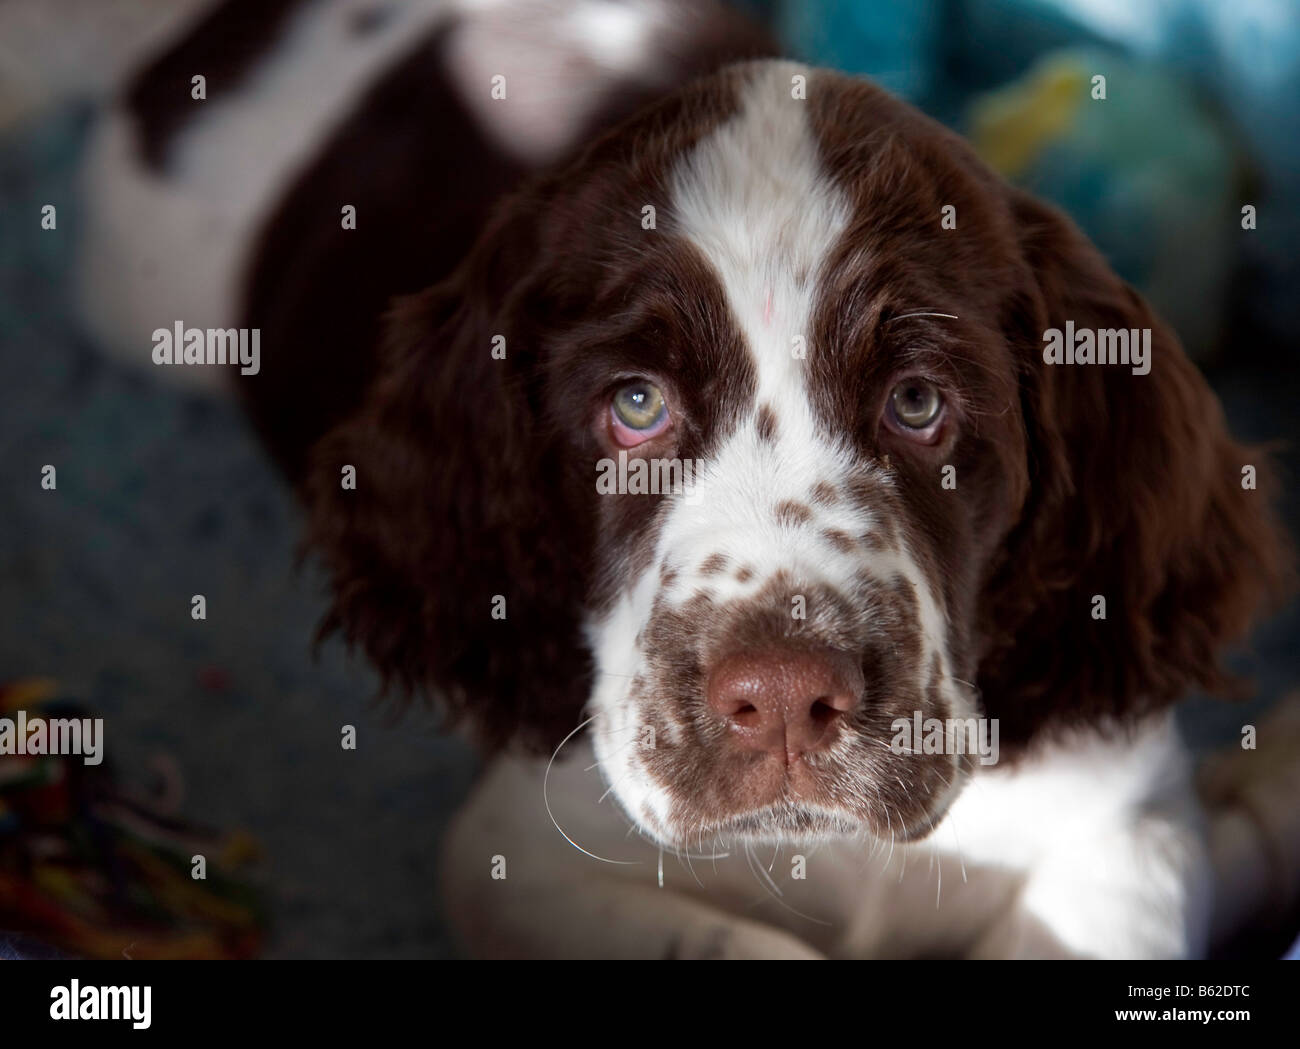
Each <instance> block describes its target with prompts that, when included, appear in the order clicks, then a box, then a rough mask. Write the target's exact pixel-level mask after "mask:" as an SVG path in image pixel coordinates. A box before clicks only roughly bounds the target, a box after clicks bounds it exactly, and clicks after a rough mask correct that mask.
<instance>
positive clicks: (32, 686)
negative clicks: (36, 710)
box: [0, 677, 58, 711]
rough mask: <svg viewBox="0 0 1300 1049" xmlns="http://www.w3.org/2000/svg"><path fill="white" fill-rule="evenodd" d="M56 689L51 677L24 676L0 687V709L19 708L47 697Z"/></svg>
mask: <svg viewBox="0 0 1300 1049" xmlns="http://www.w3.org/2000/svg"><path fill="white" fill-rule="evenodd" d="M57 689H58V683H57V682H56V681H55V680H54V678H51V677H25V678H20V679H19V680H17V681H13V682H10V683H9V684H7V685H5V686H4V687H3V688H0V711H3V710H19V709H22V708H23V707H29V706H33V705H34V704H37V703H41V702H44V701H45V700H47V699H49V698H50V697H51V696H52V695H54V693H55V692H56V691H57Z"/></svg>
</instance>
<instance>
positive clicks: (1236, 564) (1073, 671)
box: [979, 191, 1291, 742]
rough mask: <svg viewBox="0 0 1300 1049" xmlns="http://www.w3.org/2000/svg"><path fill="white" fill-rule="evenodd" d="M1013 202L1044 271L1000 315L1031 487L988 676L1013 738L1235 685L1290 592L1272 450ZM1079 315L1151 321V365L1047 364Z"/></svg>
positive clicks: (1072, 248)
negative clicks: (1236, 436) (1238, 424)
mask: <svg viewBox="0 0 1300 1049" xmlns="http://www.w3.org/2000/svg"><path fill="white" fill-rule="evenodd" d="M1012 207H1013V213H1014V217H1015V220H1016V222H1017V226H1018V232H1019V234H1020V237H1021V242H1022V244H1023V248H1024V254H1025V261H1026V263H1027V265H1028V268H1029V270H1030V271H1032V277H1031V278H1029V286H1028V287H1027V288H1026V290H1024V291H1022V292H1020V293H1017V294H1016V295H1014V296H1013V298H1012V301H1011V302H1010V303H1009V306H1008V309H1007V317H1006V319H1005V321H1006V322H1005V324H1004V330H1006V331H1008V333H1009V335H1010V338H1011V339H1012V342H1013V343H1014V346H1015V351H1016V353H1017V354H1018V359H1019V361H1020V367H1021V371H1022V385H1021V390H1022V392H1021V401H1022V409H1023V413H1024V417H1025V425H1026V428H1027V438H1028V445H1029V460H1030V461H1029V482H1030V494H1029V497H1028V502H1027V504H1026V506H1025V508H1024V511H1023V513H1022V516H1021V518H1020V522H1019V524H1018V525H1017V526H1016V527H1015V529H1014V530H1013V532H1012V534H1011V536H1010V539H1009V542H1008V543H1007V544H1006V546H1005V549H1006V556H1005V559H1004V560H1003V561H1002V562H1001V563H1000V564H999V566H998V567H997V568H996V569H995V571H994V574H993V576H992V579H991V581H990V583H989V584H988V586H987V588H986V591H985V594H984V610H983V622H984V623H985V624H990V625H991V627H992V628H993V629H995V630H996V633H995V634H994V635H993V636H992V637H991V638H989V641H990V647H989V648H988V649H987V652H986V656H985V659H984V661H983V662H982V664H981V668H980V674H979V677H980V687H981V690H982V692H983V695H984V698H985V702H986V705H987V707H988V709H989V713H990V716H997V717H1000V718H1001V719H1002V722H1001V723H1002V729H1001V731H1002V734H1003V738H1004V739H1007V738H1008V736H1010V737H1012V741H1013V742H1015V741H1020V742H1023V741H1024V740H1026V739H1028V737H1029V736H1030V735H1032V734H1033V733H1034V732H1035V731H1036V730H1037V729H1038V728H1040V727H1042V726H1044V725H1047V724H1054V725H1059V724H1063V723H1080V722H1093V723H1096V722H1101V721H1105V720H1106V719H1107V718H1112V717H1113V718H1118V719H1121V720H1124V719H1127V718H1130V717H1134V716H1137V715H1140V714H1142V713H1145V712H1147V711H1150V710H1153V709H1156V708H1157V707H1160V706H1162V705H1165V704H1168V703H1170V702H1173V701H1174V700H1176V699H1178V698H1179V697H1180V696H1181V695H1182V694H1183V693H1184V692H1185V691H1186V690H1188V689H1189V688H1192V687H1200V688H1203V689H1205V690H1207V691H1210V692H1222V691H1225V690H1227V689H1228V688H1229V687H1230V686H1231V685H1232V684H1233V681H1232V678H1231V677H1230V675H1228V674H1226V673H1225V672H1224V671H1223V669H1222V667H1221V665H1220V656H1221V652H1222V650H1223V649H1224V647H1225V646H1227V645H1228V644H1229V643H1231V642H1233V641H1235V640H1238V639H1240V638H1241V637H1242V636H1243V635H1244V634H1245V632H1246V631H1247V629H1248V627H1249V625H1250V623H1251V620H1252V617H1253V616H1254V614H1255V613H1256V612H1257V611H1259V610H1260V606H1261V605H1262V604H1264V603H1265V602H1266V600H1267V599H1268V598H1270V597H1271V596H1276V595H1279V594H1280V593H1281V592H1282V591H1283V590H1284V589H1285V588H1286V587H1287V586H1288V584H1289V581H1290V568H1291V558H1290V550H1289V544H1288V542H1287V540H1286V538H1285V536H1284V533H1283V531H1282V529H1281V527H1280V525H1279V524H1278V522H1277V521H1276V519H1275V517H1274V515H1273V513H1272V509H1271V506H1270V493H1269V487H1270V471H1269V469H1268V463H1267V461H1266V457H1265V455H1264V454H1263V452H1262V450H1261V449H1259V448H1250V447H1245V446H1243V445H1240V444H1237V443H1236V442H1235V441H1233V439H1232V438H1231V436H1230V435H1229V434H1228V431H1227V427H1226V425H1225V422H1224V417H1223V412H1222V409H1221V407H1220V405H1219V402H1218V399H1217V398H1216V397H1215V395H1214V394H1213V392H1212V391H1211V390H1210V388H1209V387H1208V385H1207V384H1206V382H1205V380H1204V379H1203V378H1202V377H1201V375H1200V373H1199V371H1198V370H1197V368H1196V367H1195V366H1194V365H1193V364H1192V363H1191V361H1189V360H1188V359H1187V357H1186V356H1185V354H1184V353H1183V350H1182V348H1181V347H1180V346H1179V344H1178V340H1177V338H1176V337H1175V336H1174V334H1173V332H1172V331H1171V330H1170V329H1169V328H1168V327H1166V326H1165V325H1164V324H1163V323H1162V322H1161V321H1160V320H1159V319H1158V318H1157V317H1156V316H1155V315H1154V314H1153V313H1152V311H1151V308H1150V307H1149V306H1148V305H1147V303H1146V302H1145V301H1144V300H1143V299H1142V298H1141V296H1139V295H1138V294H1137V293H1136V292H1135V291H1134V290H1133V289H1132V288H1131V287H1129V286H1128V285H1126V284H1125V283H1124V282H1123V281H1121V280H1120V279H1119V278H1118V277H1116V276H1115V275H1114V274H1113V273H1112V272H1111V270H1110V269H1109V267H1108V266H1107V265H1106V263H1105V262H1104V261H1103V259H1102V258H1101V256H1100V255H1099V253H1098V252H1097V251H1096V250H1095V249H1094V248H1093V247H1092V245H1091V244H1089V243H1088V241H1087V240H1086V238H1085V237H1084V236H1083V235H1082V234H1081V233H1080V232H1079V231H1078V230H1077V229H1076V228H1075V227H1074V226H1073V225H1072V224H1071V223H1070V222H1069V221H1068V220H1067V219H1065V218H1064V217H1063V216H1062V215H1061V214H1060V213H1058V212H1057V211H1056V210H1055V209H1053V208H1050V207H1048V206H1046V205H1044V204H1041V203H1039V202H1037V201H1035V200H1033V199H1032V198H1030V197H1029V196H1028V195H1026V194H1023V193H1020V192H1019V191H1012ZM1067 321H1072V322H1073V324H1074V327H1075V329H1076V330H1078V329H1083V328H1092V329H1115V328H1123V329H1139V330H1141V329H1150V331H1151V349H1150V355H1149V364H1150V372H1149V374H1145V375H1142V374H1134V372H1133V368H1132V367H1131V366H1125V365H1122V364H1048V363H1045V361H1044V353H1043V350H1044V338H1045V332H1046V331H1047V330H1048V329H1049V328H1056V329H1059V330H1062V331H1064V329H1065V327H1066V323H1067ZM1247 466H1250V467H1254V468H1255V472H1256V474H1257V475H1258V487H1257V488H1250V487H1247V486H1245V485H1244V484H1243V480H1244V474H1243V470H1244V468H1245V467H1247ZM1097 598H1103V599H1104V601H1105V606H1104V615H1105V618H1104V619H1102V618H1098V616H1099V615H1100V614H1101V606H1100V604H1099V603H1098V602H1097V600H1096V599H1097Z"/></svg>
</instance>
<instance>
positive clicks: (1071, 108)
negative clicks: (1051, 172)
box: [970, 56, 1089, 178]
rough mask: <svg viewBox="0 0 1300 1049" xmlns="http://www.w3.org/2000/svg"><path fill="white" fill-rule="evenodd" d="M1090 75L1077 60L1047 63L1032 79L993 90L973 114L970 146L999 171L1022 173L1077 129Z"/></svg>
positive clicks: (1066, 58)
mask: <svg viewBox="0 0 1300 1049" xmlns="http://www.w3.org/2000/svg"><path fill="white" fill-rule="evenodd" d="M1088 90H1089V79H1088V73H1087V71H1086V70H1085V69H1084V68H1083V66H1081V65H1080V64H1079V63H1078V62H1077V61H1076V60H1075V59H1073V58H1072V57H1069V56H1063V57H1061V58H1058V59H1055V60H1048V61H1046V62H1044V63H1043V64H1042V66H1041V67H1040V68H1039V69H1038V71H1037V72H1035V73H1034V74H1033V75H1031V76H1030V77H1029V78H1028V79H1026V80H1023V81H1018V82H1016V83H1014V84H1010V85H1008V86H1007V87H1004V88H1002V89H1001V90H1000V91H994V92H992V93H990V94H988V95H986V96H984V97H983V98H982V99H980V100H979V101H978V102H977V103H976V104H975V105H974V107H973V108H972V110H971V120H972V124H971V135H970V138H971V142H972V144H973V145H974V146H975V149H976V151H977V152H978V153H979V155H980V156H981V157H983V158H984V160H985V161H986V162H987V163H988V164H989V165H990V166H992V167H993V168H994V169H995V170H997V171H998V172H1000V173H1001V174H1003V175H1006V176H1007V177H1008V178H1015V177H1017V176H1018V175H1020V174H1022V173H1023V172H1024V171H1025V170H1026V169H1027V168H1028V167H1029V166H1030V165H1031V164H1033V162H1034V160H1035V159H1036V158H1037V157H1038V154H1039V153H1040V152H1041V151H1042V150H1043V148H1044V147H1045V146H1046V145H1047V144H1048V143H1050V142H1052V141H1053V140H1056V139H1059V138H1061V137H1062V136H1063V135H1065V134H1066V133H1067V132H1068V131H1069V130H1070V128H1071V127H1072V125H1073V123H1074V119H1075V115H1076V114H1077V113H1078V111H1079V107H1080V106H1081V105H1083V104H1084V102H1086V101H1088V98H1089V95H1088Z"/></svg>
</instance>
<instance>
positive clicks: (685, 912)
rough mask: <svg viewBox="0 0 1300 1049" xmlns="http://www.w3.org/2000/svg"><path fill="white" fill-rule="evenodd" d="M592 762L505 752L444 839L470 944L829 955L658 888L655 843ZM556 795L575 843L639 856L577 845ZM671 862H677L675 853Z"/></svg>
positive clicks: (671, 954) (523, 952) (575, 952)
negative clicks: (536, 759) (634, 825)
mask: <svg viewBox="0 0 1300 1049" xmlns="http://www.w3.org/2000/svg"><path fill="white" fill-rule="evenodd" d="M588 753H589V752H588ZM589 762H590V758H586V759H585V760H584V759H582V758H580V757H573V758H571V759H570V760H569V761H567V762H565V763H564V764H563V765H556V766H555V767H554V768H553V769H552V770H551V772H550V775H549V778H548V777H547V776H546V772H545V769H546V763H545V762H541V763H540V764H538V763H529V762H522V761H515V760H510V759H503V760H501V761H498V762H497V763H496V764H495V765H494V766H493V767H492V768H490V769H489V770H488V772H487V773H486V774H485V776H484V779H483V781H482V782H481V783H480V784H479V785H478V786H477V788H476V789H475V791H474V794H473V795H472V796H471V798H470V800H469V803H468V804H467V805H466V806H465V808H464V809H462V811H461V812H460V813H459V814H458V815H457V818H456V820H455V822H454V824H453V826H452V829H451V831H450V833H449V834H448V836H447V839H446V842H445V843H444V846H443V858H442V893H443V897H444V900H445V903H446V910H447V916H448V918H449V919H450V921H451V924H452V926H453V927H454V928H455V930H456V932H457V933H458V935H459V937H460V939H461V941H462V943H463V944H464V945H465V947H466V948H467V949H468V951H469V952H470V953H471V954H474V955H477V956H481V957H533V958H597V957H599V958H816V957H819V956H820V955H819V953H818V952H817V951H816V950H814V949H813V948H811V947H809V946H808V945H807V944H805V943H803V942H802V941H800V940H799V939H797V938H796V937H794V936H792V935H790V934H789V933H787V932H784V931H782V930H779V929H776V928H773V927H771V926H767V925H764V924H762V923H760V922H757V921H754V920H753V919H751V918H748V917H741V916H738V915H736V914H733V913H730V912H728V911H727V910H725V909H723V908H722V907H721V906H717V905H714V904H713V903H711V902H705V901H703V900H701V899H697V898H693V897H691V896H688V895H686V894H685V893H683V892H678V891H674V890H673V889H671V888H667V889H665V888H660V887H659V886H658V875H657V871H656V862H657V858H658V853H657V850H656V849H654V848H653V847H650V846H648V845H647V844H646V843H645V842H643V841H641V840H640V839H638V838H637V837H635V836H633V837H631V838H628V837H627V835H626V831H627V824H626V822H625V821H623V820H622V819H621V818H620V817H619V814H618V813H617V810H615V809H614V808H613V804H614V803H613V801H612V800H610V799H606V800H605V801H604V802H598V801H597V798H599V796H600V794H601V792H602V789H603V788H602V785H601V784H600V781H599V779H598V778H596V777H595V773H594V772H593V773H590V774H585V773H584V768H585V766H586V765H587V764H589ZM544 779H545V780H546V782H547V788H548V789H547V800H546V801H544V800H543V797H542V784H543V780H544ZM584 788H587V789H584ZM593 790H594V793H593ZM547 801H549V803H550V806H551V810H552V813H553V814H554V815H555V818H556V820H557V822H559V823H560V824H561V825H562V826H563V827H564V830H565V833H566V834H568V835H569V836H570V837H571V838H572V839H573V841H575V842H577V843H579V844H580V845H581V846H582V847H583V848H585V849H587V850H588V851H590V852H592V853H595V854H596V855H599V856H602V857H604V858H605V859H616V860H624V861H629V860H630V861H633V862H627V863H625V864H624V865H617V864H612V863H606V862H602V861H601V860H597V859H594V858H592V857H591V856H588V855H584V854H583V853H582V852H580V851H578V849H577V848H575V847H574V846H573V845H572V844H570V843H569V842H568V841H566V840H565V838H564V836H563V835H561V834H560V832H559V831H558V830H557V829H556V826H555V824H553V823H552V821H551V816H550V815H548V812H547ZM668 862H669V863H671V864H672V865H673V867H674V868H676V866H677V864H676V860H674V859H672V857H669V858H668ZM680 873H681V871H680V869H676V870H673V871H671V872H670V875H671V876H677V875H679V874H680Z"/></svg>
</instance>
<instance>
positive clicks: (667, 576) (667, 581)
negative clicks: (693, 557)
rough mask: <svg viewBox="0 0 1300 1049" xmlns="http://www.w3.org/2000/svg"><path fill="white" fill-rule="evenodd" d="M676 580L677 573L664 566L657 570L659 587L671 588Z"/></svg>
mask: <svg viewBox="0 0 1300 1049" xmlns="http://www.w3.org/2000/svg"><path fill="white" fill-rule="evenodd" d="M676 579H677V571H676V570H675V569H672V568H669V567H668V566H667V565H664V566H663V568H661V569H660V570H659V584H660V585H661V586H672V585H673V583H674V581H676Z"/></svg>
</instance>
